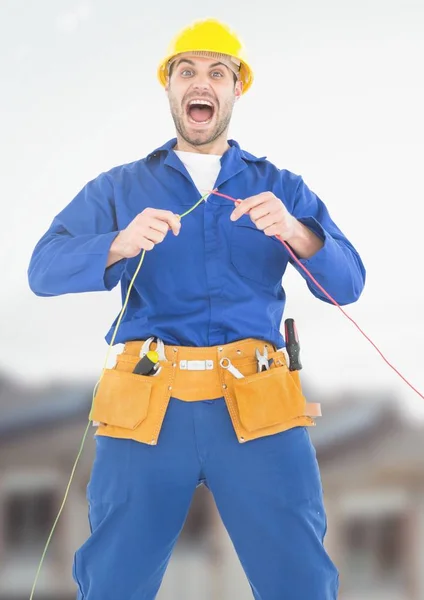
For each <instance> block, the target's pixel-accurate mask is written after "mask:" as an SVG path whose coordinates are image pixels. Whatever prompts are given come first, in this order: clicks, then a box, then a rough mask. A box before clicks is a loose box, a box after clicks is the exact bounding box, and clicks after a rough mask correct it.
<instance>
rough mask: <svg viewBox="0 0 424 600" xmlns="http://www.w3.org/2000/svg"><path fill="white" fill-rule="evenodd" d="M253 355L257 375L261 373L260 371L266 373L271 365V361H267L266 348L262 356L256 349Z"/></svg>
mask: <svg viewBox="0 0 424 600" xmlns="http://www.w3.org/2000/svg"><path fill="white" fill-rule="evenodd" d="M255 354H256V360H257V361H258V373H261V372H262V371H268V369H269V367H270V365H271V363H272V362H273V361H272V360H269V359H268V348H267V347H265V348H264V352H263V354H261V353H260V352H259V350H258V348H256V350H255Z"/></svg>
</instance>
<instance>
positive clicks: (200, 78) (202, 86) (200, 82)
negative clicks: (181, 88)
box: [193, 75, 210, 92]
mask: <svg viewBox="0 0 424 600" xmlns="http://www.w3.org/2000/svg"><path fill="white" fill-rule="evenodd" d="M193 89H194V90H196V91H199V92H202V91H206V90H210V83H209V81H208V78H207V75H197V77H196V80H195V81H194V82H193Z"/></svg>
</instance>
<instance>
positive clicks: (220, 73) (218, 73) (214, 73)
mask: <svg viewBox="0 0 424 600" xmlns="http://www.w3.org/2000/svg"><path fill="white" fill-rule="evenodd" d="M212 77H214V78H215V77H224V74H223V73H222V72H221V71H212Z"/></svg>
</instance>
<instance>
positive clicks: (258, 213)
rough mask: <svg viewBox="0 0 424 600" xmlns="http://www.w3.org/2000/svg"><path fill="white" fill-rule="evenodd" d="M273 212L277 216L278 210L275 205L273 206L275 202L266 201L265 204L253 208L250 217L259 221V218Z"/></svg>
mask: <svg viewBox="0 0 424 600" xmlns="http://www.w3.org/2000/svg"><path fill="white" fill-rule="evenodd" d="M271 214H272V215H274V216H275V217H276V215H277V214H278V210H276V208H275V206H273V204H271V203H270V202H264V203H263V204H260V205H259V206H256V207H255V208H252V210H251V211H250V212H249V217H250V218H251V219H252V221H253V222H255V221H258V219H261V218H262V217H266V215H271Z"/></svg>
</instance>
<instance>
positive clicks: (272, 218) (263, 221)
mask: <svg viewBox="0 0 424 600" xmlns="http://www.w3.org/2000/svg"><path fill="white" fill-rule="evenodd" d="M253 222H254V223H255V225H256V227H257V228H258V229H261V230H262V231H265V229H267V228H268V227H272V226H273V225H276V226H279V228H280V229H281V216H280V215H276V214H268V215H265V216H264V217H261V218H260V219H257V220H256V221H253Z"/></svg>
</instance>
